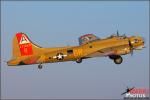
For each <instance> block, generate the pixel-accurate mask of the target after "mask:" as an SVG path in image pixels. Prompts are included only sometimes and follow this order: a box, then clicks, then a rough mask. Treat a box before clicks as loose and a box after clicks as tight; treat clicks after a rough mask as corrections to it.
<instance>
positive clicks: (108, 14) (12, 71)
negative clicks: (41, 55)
mask: <svg viewBox="0 0 150 100" xmlns="http://www.w3.org/2000/svg"><path fill="white" fill-rule="evenodd" d="M148 3H149V2H148V1H107V2H105V1H13V2H11V1H2V2H1V96H2V97H1V98H2V99H87V98H88V99H122V98H123V97H124V96H123V95H121V93H123V92H124V91H125V89H126V87H127V86H128V87H133V86H134V87H137V88H149V4H148ZM117 30H119V33H120V34H121V35H122V34H126V35H127V36H133V35H139V36H142V37H144V40H145V46H146V48H144V49H143V50H141V51H134V54H133V56H131V55H130V54H129V55H124V56H122V57H123V63H122V64H121V65H116V64H114V62H113V61H112V60H110V59H109V58H108V57H98V58H91V59H86V60H83V62H82V63H81V64H77V63H76V62H72V61H70V62H61V63H49V64H43V66H44V67H43V69H42V70H39V69H38V68H37V65H28V66H14V67H11V66H7V64H6V63H5V62H4V61H8V60H10V59H11V57H12V38H13V36H14V35H15V34H16V33H17V32H24V33H26V34H27V35H28V37H29V38H30V39H31V40H32V41H33V42H34V43H35V44H37V45H40V46H42V47H59V46H61V47H62V46H67V45H69V46H72V45H78V44H79V43H78V37H80V36H81V35H83V34H88V33H92V34H95V35H96V36H98V37H100V38H106V37H108V36H110V35H111V34H115V33H116V31H117Z"/></svg>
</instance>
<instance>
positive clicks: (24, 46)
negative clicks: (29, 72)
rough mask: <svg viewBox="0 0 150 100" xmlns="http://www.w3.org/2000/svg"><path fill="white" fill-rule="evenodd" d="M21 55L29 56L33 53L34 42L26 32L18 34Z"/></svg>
mask: <svg viewBox="0 0 150 100" xmlns="http://www.w3.org/2000/svg"><path fill="white" fill-rule="evenodd" d="M16 37H17V40H18V44H19V48H20V53H21V56H28V55H32V54H33V49H32V43H31V41H30V40H29V38H28V37H27V35H26V34H24V33H17V34H16Z"/></svg>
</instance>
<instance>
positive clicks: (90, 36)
mask: <svg viewBox="0 0 150 100" xmlns="http://www.w3.org/2000/svg"><path fill="white" fill-rule="evenodd" d="M98 39H100V38H98V37H97V36H95V35H93V34H85V35H82V36H80V37H79V45H82V44H86V43H88V42H92V41H95V40H98Z"/></svg>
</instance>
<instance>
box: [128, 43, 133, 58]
mask: <svg viewBox="0 0 150 100" xmlns="http://www.w3.org/2000/svg"><path fill="white" fill-rule="evenodd" d="M129 46H130V52H131V56H132V55H133V45H132V44H131V41H130V40H129Z"/></svg>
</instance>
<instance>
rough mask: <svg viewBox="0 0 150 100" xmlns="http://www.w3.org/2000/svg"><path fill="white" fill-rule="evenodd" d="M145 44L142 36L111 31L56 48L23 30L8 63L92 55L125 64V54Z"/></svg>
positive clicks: (15, 64)
mask: <svg viewBox="0 0 150 100" xmlns="http://www.w3.org/2000/svg"><path fill="white" fill-rule="evenodd" d="M142 48H144V41H143V38H142V37H140V36H131V37H127V36H125V35H124V36H119V34H118V31H117V35H111V36H110V37H107V38H105V39H100V38H98V37H96V36H95V35H93V34H86V35H83V36H81V37H79V46H66V47H54V48H42V47H40V46H37V45H35V44H34V43H32V42H31V41H30V40H29V38H28V37H27V35H26V34H24V33H22V32H19V33H17V34H16V35H15V37H14V38H13V51H12V59H11V60H10V61H8V62H7V65H8V66H17V65H30V64H39V65H38V68H39V69H41V68H42V64H43V63H54V62H64V61H76V62H77V63H81V62H82V59H87V58H92V57H102V56H104V57H109V58H110V59H112V60H114V63H115V64H121V63H122V61H123V59H122V57H121V55H125V54H129V53H131V55H132V53H133V50H141V49H142Z"/></svg>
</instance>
